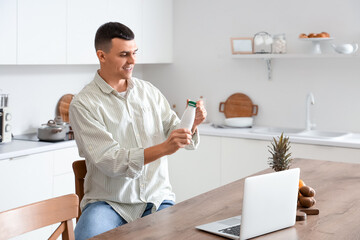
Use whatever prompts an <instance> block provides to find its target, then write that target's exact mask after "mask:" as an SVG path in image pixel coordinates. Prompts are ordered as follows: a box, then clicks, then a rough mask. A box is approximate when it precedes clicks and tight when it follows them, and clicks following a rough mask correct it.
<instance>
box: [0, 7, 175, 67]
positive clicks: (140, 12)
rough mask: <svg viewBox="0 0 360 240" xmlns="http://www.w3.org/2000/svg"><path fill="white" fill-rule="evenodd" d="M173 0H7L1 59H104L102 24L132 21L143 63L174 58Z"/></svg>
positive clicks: (0, 25)
mask: <svg viewBox="0 0 360 240" xmlns="http://www.w3.org/2000/svg"><path fill="white" fill-rule="evenodd" d="M172 7H173V5H172V0H67V1H64V0H52V1H47V0H34V1H27V0H17V1H13V0H2V1H0V39H1V44H0V50H1V52H2V54H1V55H0V64H98V60H97V57H96V53H95V48H94V38H95V33H96V30H97V29H98V28H99V26H100V25H102V24H104V23H106V22H109V21H118V22H121V23H124V24H125V25H127V26H129V27H130V28H131V29H132V30H133V31H134V33H135V40H136V43H137V45H138V47H139V51H138V63H169V62H171V61H172V34H173V33H172V22H173V19H172V18H173V14H172V12H173V11H172Z"/></svg>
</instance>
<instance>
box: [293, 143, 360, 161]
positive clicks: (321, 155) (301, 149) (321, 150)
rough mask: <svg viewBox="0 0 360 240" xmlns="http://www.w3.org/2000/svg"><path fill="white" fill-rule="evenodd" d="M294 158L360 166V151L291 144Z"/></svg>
mask: <svg viewBox="0 0 360 240" xmlns="http://www.w3.org/2000/svg"><path fill="white" fill-rule="evenodd" d="M290 152H291V153H292V157H293V158H308V159H315V160H325V161H333V162H348V163H358V164H360V149H355V148H342V147H332V146H320V145H309V144H300V143H291V149H290Z"/></svg>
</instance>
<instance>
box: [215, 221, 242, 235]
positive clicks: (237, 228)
mask: <svg viewBox="0 0 360 240" xmlns="http://www.w3.org/2000/svg"><path fill="white" fill-rule="evenodd" d="M219 232H222V233H227V234H230V235H234V236H240V224H239V225H236V226H233V227H229V228H224V229H221V230H219Z"/></svg>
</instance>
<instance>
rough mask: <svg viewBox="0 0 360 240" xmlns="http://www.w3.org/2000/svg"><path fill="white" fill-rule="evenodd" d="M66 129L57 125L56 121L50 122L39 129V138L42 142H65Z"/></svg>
mask: <svg viewBox="0 0 360 240" xmlns="http://www.w3.org/2000/svg"><path fill="white" fill-rule="evenodd" d="M65 137H66V129H65V127H64V126H61V125H57V124H56V122H55V121H54V120H49V121H48V122H47V123H46V124H42V125H41V127H40V128H38V138H39V139H40V140H42V141H50V142H55V141H61V140H65Z"/></svg>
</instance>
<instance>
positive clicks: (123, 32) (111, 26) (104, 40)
mask: <svg viewBox="0 0 360 240" xmlns="http://www.w3.org/2000/svg"><path fill="white" fill-rule="evenodd" d="M113 38H121V39H124V40H133V39H134V38H135V34H134V33H133V31H131V29H130V28H128V27H127V26H125V25H124V24H122V23H118V22H108V23H105V24H103V25H101V26H100V27H99V29H98V30H97V31H96V35H95V49H96V51H97V50H103V51H104V52H108V51H109V50H110V49H111V40H112V39H113Z"/></svg>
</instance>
